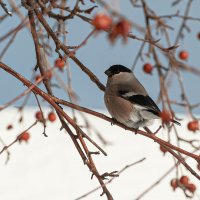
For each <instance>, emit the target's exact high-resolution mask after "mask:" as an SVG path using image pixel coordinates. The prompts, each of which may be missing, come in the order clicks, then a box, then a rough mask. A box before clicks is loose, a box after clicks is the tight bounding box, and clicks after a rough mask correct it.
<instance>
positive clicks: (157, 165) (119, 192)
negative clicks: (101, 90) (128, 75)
mask: <svg viewBox="0 0 200 200" xmlns="http://www.w3.org/2000/svg"><path fill="white" fill-rule="evenodd" d="M35 112H36V110H35V109H27V110H26V111H25V112H24V122H23V123H22V124H20V125H19V124H18V122H17V120H18V116H19V115H18V114H17V112H16V109H7V110H5V111H2V112H0V137H1V138H2V139H3V140H4V142H5V143H6V144H9V143H10V142H12V141H13V140H14V139H15V137H16V135H17V134H19V133H20V132H21V131H23V130H24V129H26V128H27V127H28V126H30V124H31V123H33V122H34V115H35ZM45 112H46V113H47V112H48V111H45ZM87 117H88V119H89V120H90V121H91V123H92V124H93V125H94V127H95V128H96V129H97V130H99V132H100V133H101V134H102V135H103V137H104V138H105V139H106V140H107V141H109V142H111V143H112V145H108V146H103V145H102V143H101V142H100V141H99V140H98V139H97V137H96V136H95V135H94V134H92V135H91V137H92V138H93V139H94V140H95V141H97V143H98V144H99V145H100V146H102V147H103V149H104V150H105V151H106V152H107V153H108V156H104V155H102V154H100V155H96V156H93V157H94V161H95V163H96V166H97V168H98V170H99V171H100V173H104V172H112V171H115V170H120V169H122V168H123V167H124V166H125V165H127V164H131V163H133V162H135V161H138V160H140V159H142V158H144V157H145V158H146V160H145V161H143V162H142V163H139V164H137V165H135V166H133V167H131V168H128V169H127V170H126V171H124V172H123V173H122V174H121V175H120V177H118V178H116V179H115V180H114V181H113V182H112V183H111V184H109V185H108V188H109V190H110V192H111V193H112V195H113V197H114V199H115V200H133V199H135V198H136V197H137V196H138V195H139V194H140V193H141V192H142V191H143V190H144V189H146V188H147V187H149V186H150V185H151V184H153V183H154V182H155V181H156V180H158V178H159V177H160V176H162V175H163V174H164V172H166V171H167V170H168V169H169V168H170V167H172V166H173V164H174V160H173V159H172V157H171V155H169V154H166V155H165V156H163V154H162V153H161V152H160V151H159V146H158V144H156V143H154V142H153V141H152V140H150V139H148V138H145V137H143V136H140V135H135V134H134V133H131V132H129V131H125V130H123V129H121V128H118V127H116V126H111V124H110V123H107V122H104V121H103V120H101V119H98V118H96V117H93V116H89V115H87ZM11 122H12V123H13V124H14V128H13V129H12V130H9V131H8V130H6V126H7V125H8V124H10V123H11ZM158 123H159V122H157V124H155V127H153V128H154V129H156V127H158ZM185 126H186V125H185V123H183V122H182V127H181V128H180V134H181V135H182V136H183V137H187V136H188V135H190V134H192V133H189V132H188V131H185V130H186V129H185ZM59 128H60V123H59V122H58V120H57V122H55V123H49V122H48V123H47V131H46V133H47V134H48V137H44V136H43V135H42V132H43V127H42V125H41V124H38V125H37V126H35V127H34V128H32V129H31V130H30V133H31V139H30V141H29V142H28V144H26V143H21V144H19V143H16V144H14V145H13V146H12V147H11V148H10V149H9V151H10V160H9V162H8V163H7V164H5V160H6V153H5V152H4V153H3V154H1V155H0V199H1V200H36V199H37V200H45V199H48V200H74V199H76V198H77V197H79V196H81V195H83V194H85V193H87V192H88V191H90V190H91V189H93V188H95V187H96V186H99V184H98V181H97V180H96V178H93V179H92V180H91V172H89V170H88V168H87V167H86V166H84V164H83V162H82V160H81V158H80V156H79V154H78V153H77V150H76V149H75V147H74V145H73V144H72V141H71V139H70V137H69V136H68V135H67V133H65V132H64V131H59ZM197 135H199V133H197ZM158 136H160V137H161V136H162V131H161V132H160V133H159V134H158ZM0 148H1V149H2V144H0ZM186 149H187V150H188V149H189V147H188V146H187V147H186ZM91 150H93V151H95V150H96V149H95V148H94V147H91ZM188 161H189V162H190V163H193V162H194V161H192V160H188ZM195 165H196V164H194V169H195V170H196V167H195ZM182 169H183V172H184V174H186V175H189V177H190V179H191V181H192V182H194V183H195V184H196V185H197V187H198V186H199V188H200V184H199V181H198V180H197V179H196V178H195V177H194V176H192V175H190V173H189V172H185V168H184V167H182ZM174 177H175V171H172V173H171V174H170V175H169V176H168V177H167V178H165V179H164V180H163V181H162V182H161V183H160V184H159V185H158V186H156V187H155V188H154V189H153V190H151V191H150V192H149V193H148V194H147V195H145V196H144V198H142V199H144V200H155V199H158V200H160V199H162V200H169V199H170V200H171V199H174V200H183V199H186V198H185V196H184V194H183V192H182V191H181V190H180V189H177V191H175V192H173V191H172V189H171V187H170V184H169V182H170V180H171V179H172V178H174ZM199 188H198V190H197V192H196V194H200V190H199ZM101 192H102V191H101V190H98V191H97V192H94V193H92V194H91V195H89V196H87V197H85V199H86V200H105V199H106V197H105V196H102V197H100V194H101ZM194 199H199V198H198V197H197V195H195V197H194Z"/></svg>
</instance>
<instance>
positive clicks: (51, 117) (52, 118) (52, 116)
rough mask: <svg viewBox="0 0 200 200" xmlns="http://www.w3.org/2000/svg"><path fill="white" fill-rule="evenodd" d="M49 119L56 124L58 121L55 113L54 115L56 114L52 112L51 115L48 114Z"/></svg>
mask: <svg viewBox="0 0 200 200" xmlns="http://www.w3.org/2000/svg"><path fill="white" fill-rule="evenodd" d="M48 119H49V121H50V122H54V121H55V120H56V115H55V113H54V112H50V113H49V114H48Z"/></svg>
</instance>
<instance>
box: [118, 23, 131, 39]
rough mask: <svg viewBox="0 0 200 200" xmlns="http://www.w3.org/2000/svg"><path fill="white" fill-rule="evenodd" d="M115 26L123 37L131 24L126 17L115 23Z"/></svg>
mask: <svg viewBox="0 0 200 200" xmlns="http://www.w3.org/2000/svg"><path fill="white" fill-rule="evenodd" d="M116 27H117V30H118V34H119V35H121V36H122V37H124V38H125V37H127V35H128V33H129V32H130V29H131V24H130V22H129V21H127V20H126V19H121V20H120V21H119V22H118V23H117V24H116Z"/></svg>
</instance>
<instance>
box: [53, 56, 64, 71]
mask: <svg viewBox="0 0 200 200" xmlns="http://www.w3.org/2000/svg"><path fill="white" fill-rule="evenodd" d="M64 66H65V61H64V60H63V59H61V58H57V59H56V60H55V67H57V68H59V69H60V70H63V68H64Z"/></svg>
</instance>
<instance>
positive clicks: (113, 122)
mask: <svg viewBox="0 0 200 200" xmlns="http://www.w3.org/2000/svg"><path fill="white" fill-rule="evenodd" d="M116 122H118V121H117V120H116V119H115V118H114V117H112V122H111V125H112V126H113V125H114V124H116Z"/></svg>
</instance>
